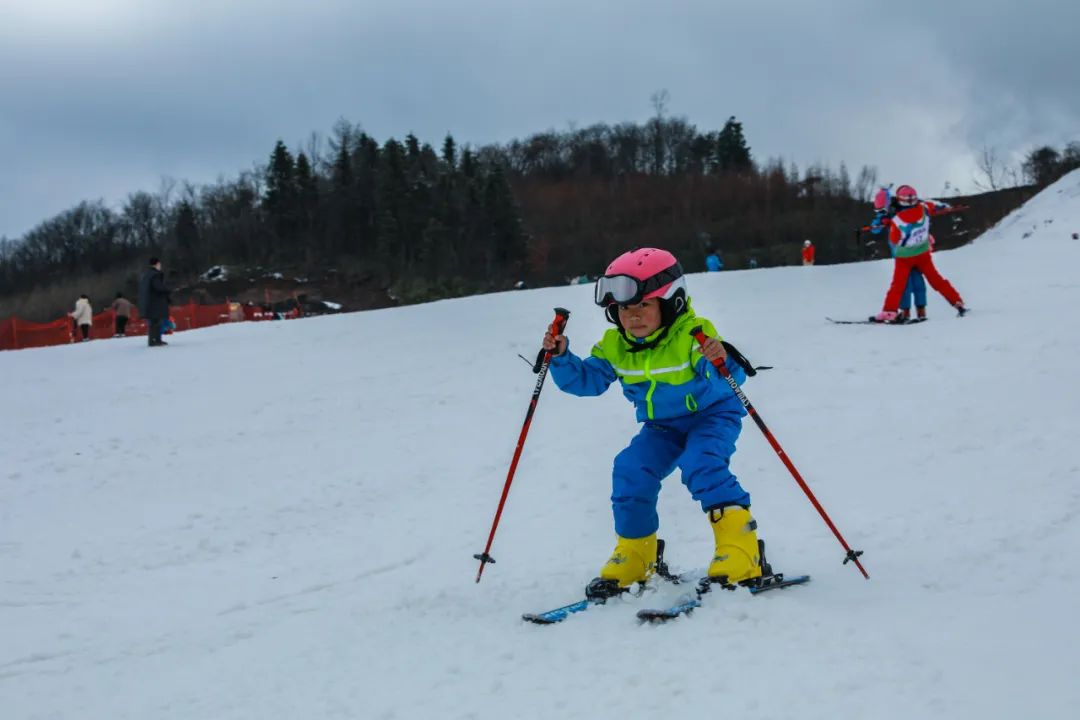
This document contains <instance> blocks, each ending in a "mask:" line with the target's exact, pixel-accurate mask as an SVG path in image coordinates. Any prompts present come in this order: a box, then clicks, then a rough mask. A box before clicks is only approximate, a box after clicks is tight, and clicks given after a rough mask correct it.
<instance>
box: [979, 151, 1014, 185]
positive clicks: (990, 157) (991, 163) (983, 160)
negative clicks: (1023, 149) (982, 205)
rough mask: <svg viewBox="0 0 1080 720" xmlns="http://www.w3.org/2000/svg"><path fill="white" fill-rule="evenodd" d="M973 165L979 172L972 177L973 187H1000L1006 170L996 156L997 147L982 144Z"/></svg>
mask: <svg viewBox="0 0 1080 720" xmlns="http://www.w3.org/2000/svg"><path fill="white" fill-rule="evenodd" d="M975 166H976V167H977V168H978V169H979V174H978V175H976V176H975V178H974V181H975V187H977V188H979V189H980V190H983V191H986V190H991V191H993V190H999V189H1001V187H1002V186H1003V185H1004V181H1005V176H1006V174H1007V172H1008V171H1007V169H1006V167H1005V163H1003V162H1002V161H1001V158H999V157H998V153H997V148H992V147H988V146H986V145H983V148H982V152H980V153H979V158H978V160H977V161H976V163H975Z"/></svg>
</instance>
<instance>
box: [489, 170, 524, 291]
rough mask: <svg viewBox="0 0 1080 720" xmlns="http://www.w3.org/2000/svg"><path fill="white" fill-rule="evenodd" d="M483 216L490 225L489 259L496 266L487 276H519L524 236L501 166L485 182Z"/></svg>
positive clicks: (491, 268) (522, 257)
mask: <svg viewBox="0 0 1080 720" xmlns="http://www.w3.org/2000/svg"><path fill="white" fill-rule="evenodd" d="M484 214H485V216H486V218H487V220H488V223H489V230H488V232H489V238H490V245H491V249H490V251H489V258H490V259H491V261H493V263H494V266H493V267H492V266H490V265H489V268H488V274H489V275H491V274H492V273H507V272H509V273H512V274H514V275H518V274H520V272H521V269H522V265H523V263H524V260H525V233H524V232H523V231H522V228H521V218H520V215H519V213H518V208H517V203H515V202H514V196H513V193H512V192H511V191H510V185H509V183H507V181H506V175H505V174H504V173H503V170H502V168H501V167H500V166H498V165H496V166H494V167H492V168H491V170H490V172H489V173H488V176H487V180H486V181H485V187H484Z"/></svg>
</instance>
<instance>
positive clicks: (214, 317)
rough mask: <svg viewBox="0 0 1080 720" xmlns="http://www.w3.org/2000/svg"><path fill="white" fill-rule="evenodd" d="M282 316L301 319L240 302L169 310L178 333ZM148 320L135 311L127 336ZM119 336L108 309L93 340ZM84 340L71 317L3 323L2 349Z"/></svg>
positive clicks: (97, 318) (96, 320) (95, 325)
mask: <svg viewBox="0 0 1080 720" xmlns="http://www.w3.org/2000/svg"><path fill="white" fill-rule="evenodd" d="M278 317H285V318H290V319H291V318H295V317H300V313H299V311H294V312H288V313H285V314H284V315H279V314H277V313H274V312H271V311H269V310H264V309H262V308H259V307H256V306H251V305H240V304H239V303H221V304H218V305H196V304H195V303H194V302H189V303H187V304H186V305H173V306H172V307H170V308H169V319H170V320H172V321H173V322H174V323H176V331H177V332H179V331H182V330H195V329H196V328H203V327H210V326H211V325H219V324H221V323H227V322H241V321H245V320H247V321H252V320H273V319H277V318H278ZM146 332H147V327H146V321H145V320H141V319H140V318H139V313H138V310H135V309H134V308H133V309H132V311H131V318H130V319H129V320H128V323H127V327H126V328H125V332H124V334H125V335H145V334H146ZM115 334H116V313H115V312H114V311H113V310H112V309H109V310H105V311H103V312H100V313H98V314H96V315H94V317H93V321H92V323H91V326H90V339H91V340H101V339H104V338H111V337H113V336H114V335H115ZM81 339H82V333H81V332H80V330H79V329H78V328H77V327H75V323H74V321H73V320H72V319H71V318H70V317H65V318H62V319H60V320H53V321H52V322H47V323H34V322H28V321H26V320H20V319H19V318H16V317H10V318H7V319H5V320H0V350H21V349H23V348H33V347H46V346H49V345H66V344H67V343H71V342H77V341H79V340H81Z"/></svg>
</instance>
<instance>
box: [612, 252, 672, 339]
mask: <svg viewBox="0 0 1080 720" xmlns="http://www.w3.org/2000/svg"><path fill="white" fill-rule="evenodd" d="M649 298H659V299H660V308H661V310H662V314H663V316H664V318H665V321H666V322H665V324H667V323H668V322H670V321H672V320H674V319H675V317H677V316H678V315H679V314H680V313H682V312H683V311H684V310H685V309H686V280H685V279H684V278H683V269H682V265H680V264H679V261H678V260H677V259H676V258H675V256H674V255H672V254H671V253H669V252H668V251H667V250H661V249H659V248H637V249H635V250H631V251H630V252H626V253H623V254H622V255H620V256H619V257H617V258H615V259H614V260H612V261H611V264H610V265H608V266H607V270H605V271H604V276H603V277H601V278H600V279H599V280H597V281H596V291H595V297H594V299H595V300H596V304H597V305H599V306H600V307H602V308H604V309H605V310H606V311H607V315H608V319H609V320H610V319H611V317H612V314H613V313H612V312H611V310H613V309H614V308H616V307H617V306H619V305H635V304H637V303H639V302H642V301H643V300H648V299H649ZM612 322H615V321H614V320H613V321H612Z"/></svg>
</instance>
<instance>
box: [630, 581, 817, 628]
mask: <svg viewBox="0 0 1080 720" xmlns="http://www.w3.org/2000/svg"><path fill="white" fill-rule="evenodd" d="M809 581H810V576H809V575H793V576H791V577H785V576H784V575H783V574H782V573H779V574H776V575H770V576H768V577H765V578H762V580H761V583H760V584H758V585H752V586H745V587H746V589H747V590H749V591H750V594H751V595H760V594H761V593H764V592H768V591H770V590H779V589H780V588H785V587H791V586H792V585H802V584H804V583H807V582H809ZM713 584H714V583H712V582H710V581H709V579H708V578H702V580H701V581H700V582H699V583H698V589H697V591H696V593H695V595H694V596H692V597H685V598H683V599H682V600H681V601H679V602H677V603H676V604H674V605H671V606H669V607H666V608H660V609H648V610H639V611H638V613H637V618H638V620H641V621H642V622H653V623H658V622H666V621H668V620H674V619H675V618H677V617H681V616H682V615H687V614H689V613H690V612H692V611H694V610H695V609H697V608H699V607H701V598H702V597H703V596H704V595H706V594H707V593H709V592H710V590H711V588H712V585H713ZM721 587H724V589H727V590H737V589H738V587H736V586H721Z"/></svg>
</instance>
